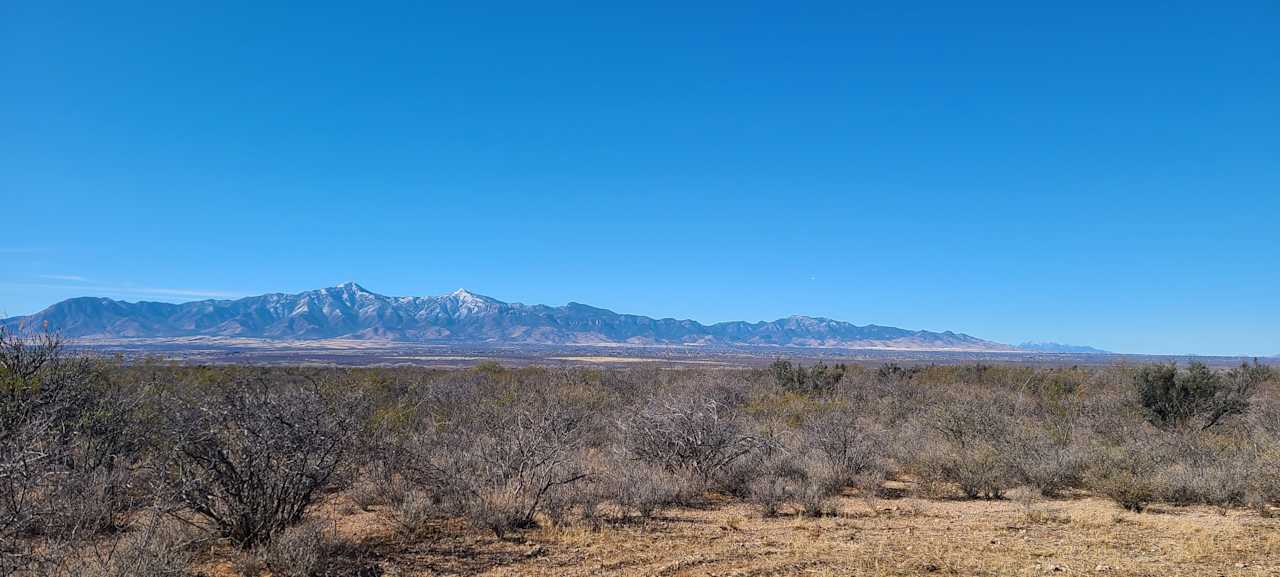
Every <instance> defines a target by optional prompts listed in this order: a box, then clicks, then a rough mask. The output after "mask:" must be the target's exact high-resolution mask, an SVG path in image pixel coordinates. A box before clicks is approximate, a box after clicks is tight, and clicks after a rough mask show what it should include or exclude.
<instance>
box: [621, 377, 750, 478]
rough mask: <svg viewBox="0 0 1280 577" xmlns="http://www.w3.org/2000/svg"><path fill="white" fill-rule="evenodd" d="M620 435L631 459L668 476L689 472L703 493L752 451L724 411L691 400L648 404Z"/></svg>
mask: <svg viewBox="0 0 1280 577" xmlns="http://www.w3.org/2000/svg"><path fill="white" fill-rule="evenodd" d="M619 429H620V437H621V439H622V443H623V446H624V447H625V448H626V449H627V451H628V452H629V454H630V455H631V456H632V457H633V458H635V459H637V460H639V461H643V462H645V463H649V464H652V465H657V466H660V467H662V468H664V469H666V470H667V471H669V472H672V473H677V474H678V473H681V472H685V471H688V472H691V473H693V474H694V475H695V476H696V477H697V478H698V479H699V481H700V483H701V485H702V486H703V487H705V486H707V485H708V484H709V483H710V481H711V479H712V477H713V476H715V475H716V474H717V473H719V472H720V471H721V470H722V469H724V468H725V467H726V466H728V465H730V464H732V463H733V462H734V461H736V460H737V459H739V458H741V457H743V456H744V455H747V454H749V453H750V452H751V451H752V449H753V448H754V447H755V446H756V440H755V439H753V438H752V437H751V436H749V435H746V434H744V433H743V432H742V430H741V427H740V425H739V423H738V421H737V419H736V418H735V416H734V415H733V414H732V412H731V411H730V410H729V408H728V407H726V406H725V405H723V404H722V403H720V402H718V401H715V400H712V399H710V398H707V397H702V396H698V395H693V394H685V395H680V396H667V397H664V398H658V399H653V400H651V401H650V402H648V403H647V404H646V405H645V406H644V407H642V408H641V409H639V410H638V411H637V412H636V413H635V414H634V415H633V416H631V417H630V418H627V419H624V420H622V421H621V422H620V426H619Z"/></svg>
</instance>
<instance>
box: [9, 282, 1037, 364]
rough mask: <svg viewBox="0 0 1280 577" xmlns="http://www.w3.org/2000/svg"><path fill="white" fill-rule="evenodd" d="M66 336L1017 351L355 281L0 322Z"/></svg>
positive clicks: (817, 322) (813, 321) (792, 320)
mask: <svg viewBox="0 0 1280 577" xmlns="http://www.w3.org/2000/svg"><path fill="white" fill-rule="evenodd" d="M46 322H47V323H48V326H49V328H50V329H52V330H57V331H60V332H61V333H62V334H63V335H64V336H67V337H72V338H83V339H94V338H165V337H191V336H218V337H252V338H265V339H325V338H349V339H383V340H395V341H413V342H446V343H528V344H622V343H625V344H637V345H664V344H672V345H674V344H690V345H693V344H705V345H724V346H756V345H780V346H797V347H832V348H900V349H915V350H972V351H993V350H1006V351H1008V350H1016V349H1015V347H1011V346H1009V345H1003V344H1000V343H994V342H991V341H985V340H982V339H978V338H975V337H971V336H969V335H965V334H960V333H953V332H950V331H947V332H930V331H912V330H906V329H900V328H895V327H884V326H877V325H866V326H858V325H854V324H852V323H847V322H843V321H836V320H832V319H825V318H815V317H804V316H792V317H788V318H785V319H779V320H776V321H769V322H755V323H751V322H745V321H732V322H723V323H716V324H713V325H703V324H701V323H698V322H696V321H691V320H676V319H654V318H650V317H645V316H638V315H626V314H618V313H615V312H613V311H610V310H607V309H601V308H596V307H592V306H588V305H584V304H579V303H569V304H567V305H565V306H560V307H551V306H546V305H525V304H520V303H507V302H503V301H500V300H497V299H495V298H492V297H487V296H484V295H480V294H476V293H473V292H471V291H468V290H466V289H458V290H456V291H454V292H452V293H449V294H447V295H443V296H435V297H391V296H384V295H380V294H377V293H374V292H370V291H369V290H367V289H365V288H364V287H362V286H360V285H359V284H356V283H354V282H347V283H343V284H340V285H338V286H335V287H329V288H323V289H317V290H311V291H306V292H301V293H297V294H283V293H274V294H266V295H260V296H254V297H247V298H242V299H237V300H203V301H195V302H188V303H183V304H170V303H157V302H133V303H131V302H124V301H117V300H113V299H108V298H95V297H82V298H74V299H69V300H65V301H62V302H60V303H57V304H55V305H53V306H50V307H49V308H47V309H45V310H43V311H40V312H38V313H36V314H33V315H29V316H25V317H13V318H9V319H4V320H3V321H0V323H3V324H4V325H5V326H7V327H10V328H16V327H17V326H19V325H20V324H22V325H25V326H43V324H44V323H46Z"/></svg>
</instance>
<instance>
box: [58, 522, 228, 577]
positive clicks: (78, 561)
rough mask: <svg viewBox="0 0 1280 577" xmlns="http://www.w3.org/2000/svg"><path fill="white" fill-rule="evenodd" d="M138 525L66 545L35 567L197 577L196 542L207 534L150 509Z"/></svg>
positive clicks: (116, 576) (61, 572)
mask: <svg viewBox="0 0 1280 577" xmlns="http://www.w3.org/2000/svg"><path fill="white" fill-rule="evenodd" d="M146 517H147V519H146V520H145V521H143V522H142V523H140V524H139V525H137V526H134V527H131V528H128V529H126V530H124V531H123V532H121V533H119V534H117V535H115V536H113V537H111V538H107V539H103V540H98V541H96V542H94V543H92V544H88V545H84V546H77V544H74V543H70V544H66V546H65V547H64V549H62V550H61V551H60V552H59V554H58V555H55V556H52V557H53V559H51V560H50V561H46V562H45V563H42V564H41V565H40V566H37V567H36V568H35V574H37V575H45V576H47V577H136V576H141V575H146V576H148V577H151V576H154V577H194V576H195V575H196V574H195V573H194V572H193V571H192V570H191V569H190V564H191V561H192V559H193V558H194V553H193V550H194V547H193V544H195V543H196V542H198V541H199V540H200V539H201V538H202V537H203V536H204V535H203V533H201V532H199V531H197V530H195V529H194V528H193V527H192V526H191V525H189V524H187V523H184V522H180V521H177V520H175V519H173V518H171V517H168V516H165V515H162V514H160V513H158V512H148V513H147V515H146Z"/></svg>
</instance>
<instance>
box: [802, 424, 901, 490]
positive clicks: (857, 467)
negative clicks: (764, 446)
mask: <svg viewBox="0 0 1280 577" xmlns="http://www.w3.org/2000/svg"><path fill="white" fill-rule="evenodd" d="M804 435H805V438H804V441H803V442H804V443H805V444H806V445H807V446H808V447H812V448H813V449H814V450H815V451H816V452H817V454H818V455H820V457H821V459H822V461H823V464H824V465H825V468H826V470H827V475H829V476H830V477H831V479H830V481H829V483H832V484H835V485H838V486H840V487H844V486H848V485H854V486H858V487H861V488H862V489H863V490H864V491H867V492H875V491H876V489H877V487H879V485H880V482H881V481H883V480H884V478H885V474H886V465H885V462H884V460H885V451H884V445H885V443H886V439H885V438H884V436H883V435H881V434H880V433H879V432H878V431H874V430H873V428H872V426H871V425H870V424H868V423H864V422H862V421H860V420H859V419H858V418H857V416H856V415H854V414H853V413H852V412H850V411H848V410H835V411H830V412H827V413H826V414H822V415H818V416H816V417H815V418H813V419H810V420H809V421H808V422H807V423H806V426H805V430H804ZM809 468H810V469H812V468H813V467H812V466H811V467H809Z"/></svg>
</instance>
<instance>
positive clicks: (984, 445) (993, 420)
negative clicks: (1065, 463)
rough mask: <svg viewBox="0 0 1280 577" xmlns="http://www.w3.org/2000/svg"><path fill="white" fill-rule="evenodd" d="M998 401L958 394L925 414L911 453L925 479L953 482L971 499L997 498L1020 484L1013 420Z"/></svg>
mask: <svg viewBox="0 0 1280 577" xmlns="http://www.w3.org/2000/svg"><path fill="white" fill-rule="evenodd" d="M995 405H996V403H995V401H994V400H993V399H990V398H987V399H975V398H958V399H948V400H946V401H944V402H941V403H939V404H937V405H935V406H934V407H932V408H931V409H929V410H927V411H926V412H925V413H924V414H923V415H921V421H920V426H919V428H918V429H917V431H919V432H918V434H919V435H920V436H921V443H920V444H918V445H916V446H915V447H914V451H915V452H914V454H913V455H910V456H908V457H907V458H908V459H910V462H911V463H912V465H911V466H912V467H913V468H914V469H915V471H916V473H917V474H919V475H920V476H921V477H922V478H923V479H924V480H925V481H926V483H928V484H930V485H932V486H934V487H940V486H942V485H943V484H945V483H953V484H955V485H956V486H958V487H959V489H960V491H961V492H962V493H964V495H965V496H966V497H969V498H986V499H997V498H1000V497H1001V496H1003V494H1004V492H1005V491H1006V490H1008V489H1010V488H1012V487H1013V486H1014V485H1016V484H1017V471H1016V470H1015V469H1014V467H1013V466H1012V463H1011V459H1010V456H1009V454H1008V448H1009V447H1008V444H1007V441H1008V440H1009V435H1010V430H1011V427H1012V421H1011V420H1010V418H1009V417H1008V416H1007V414H1005V413H1004V412H1002V411H1000V410H999V409H998V408H997V407H996V406H995Z"/></svg>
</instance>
